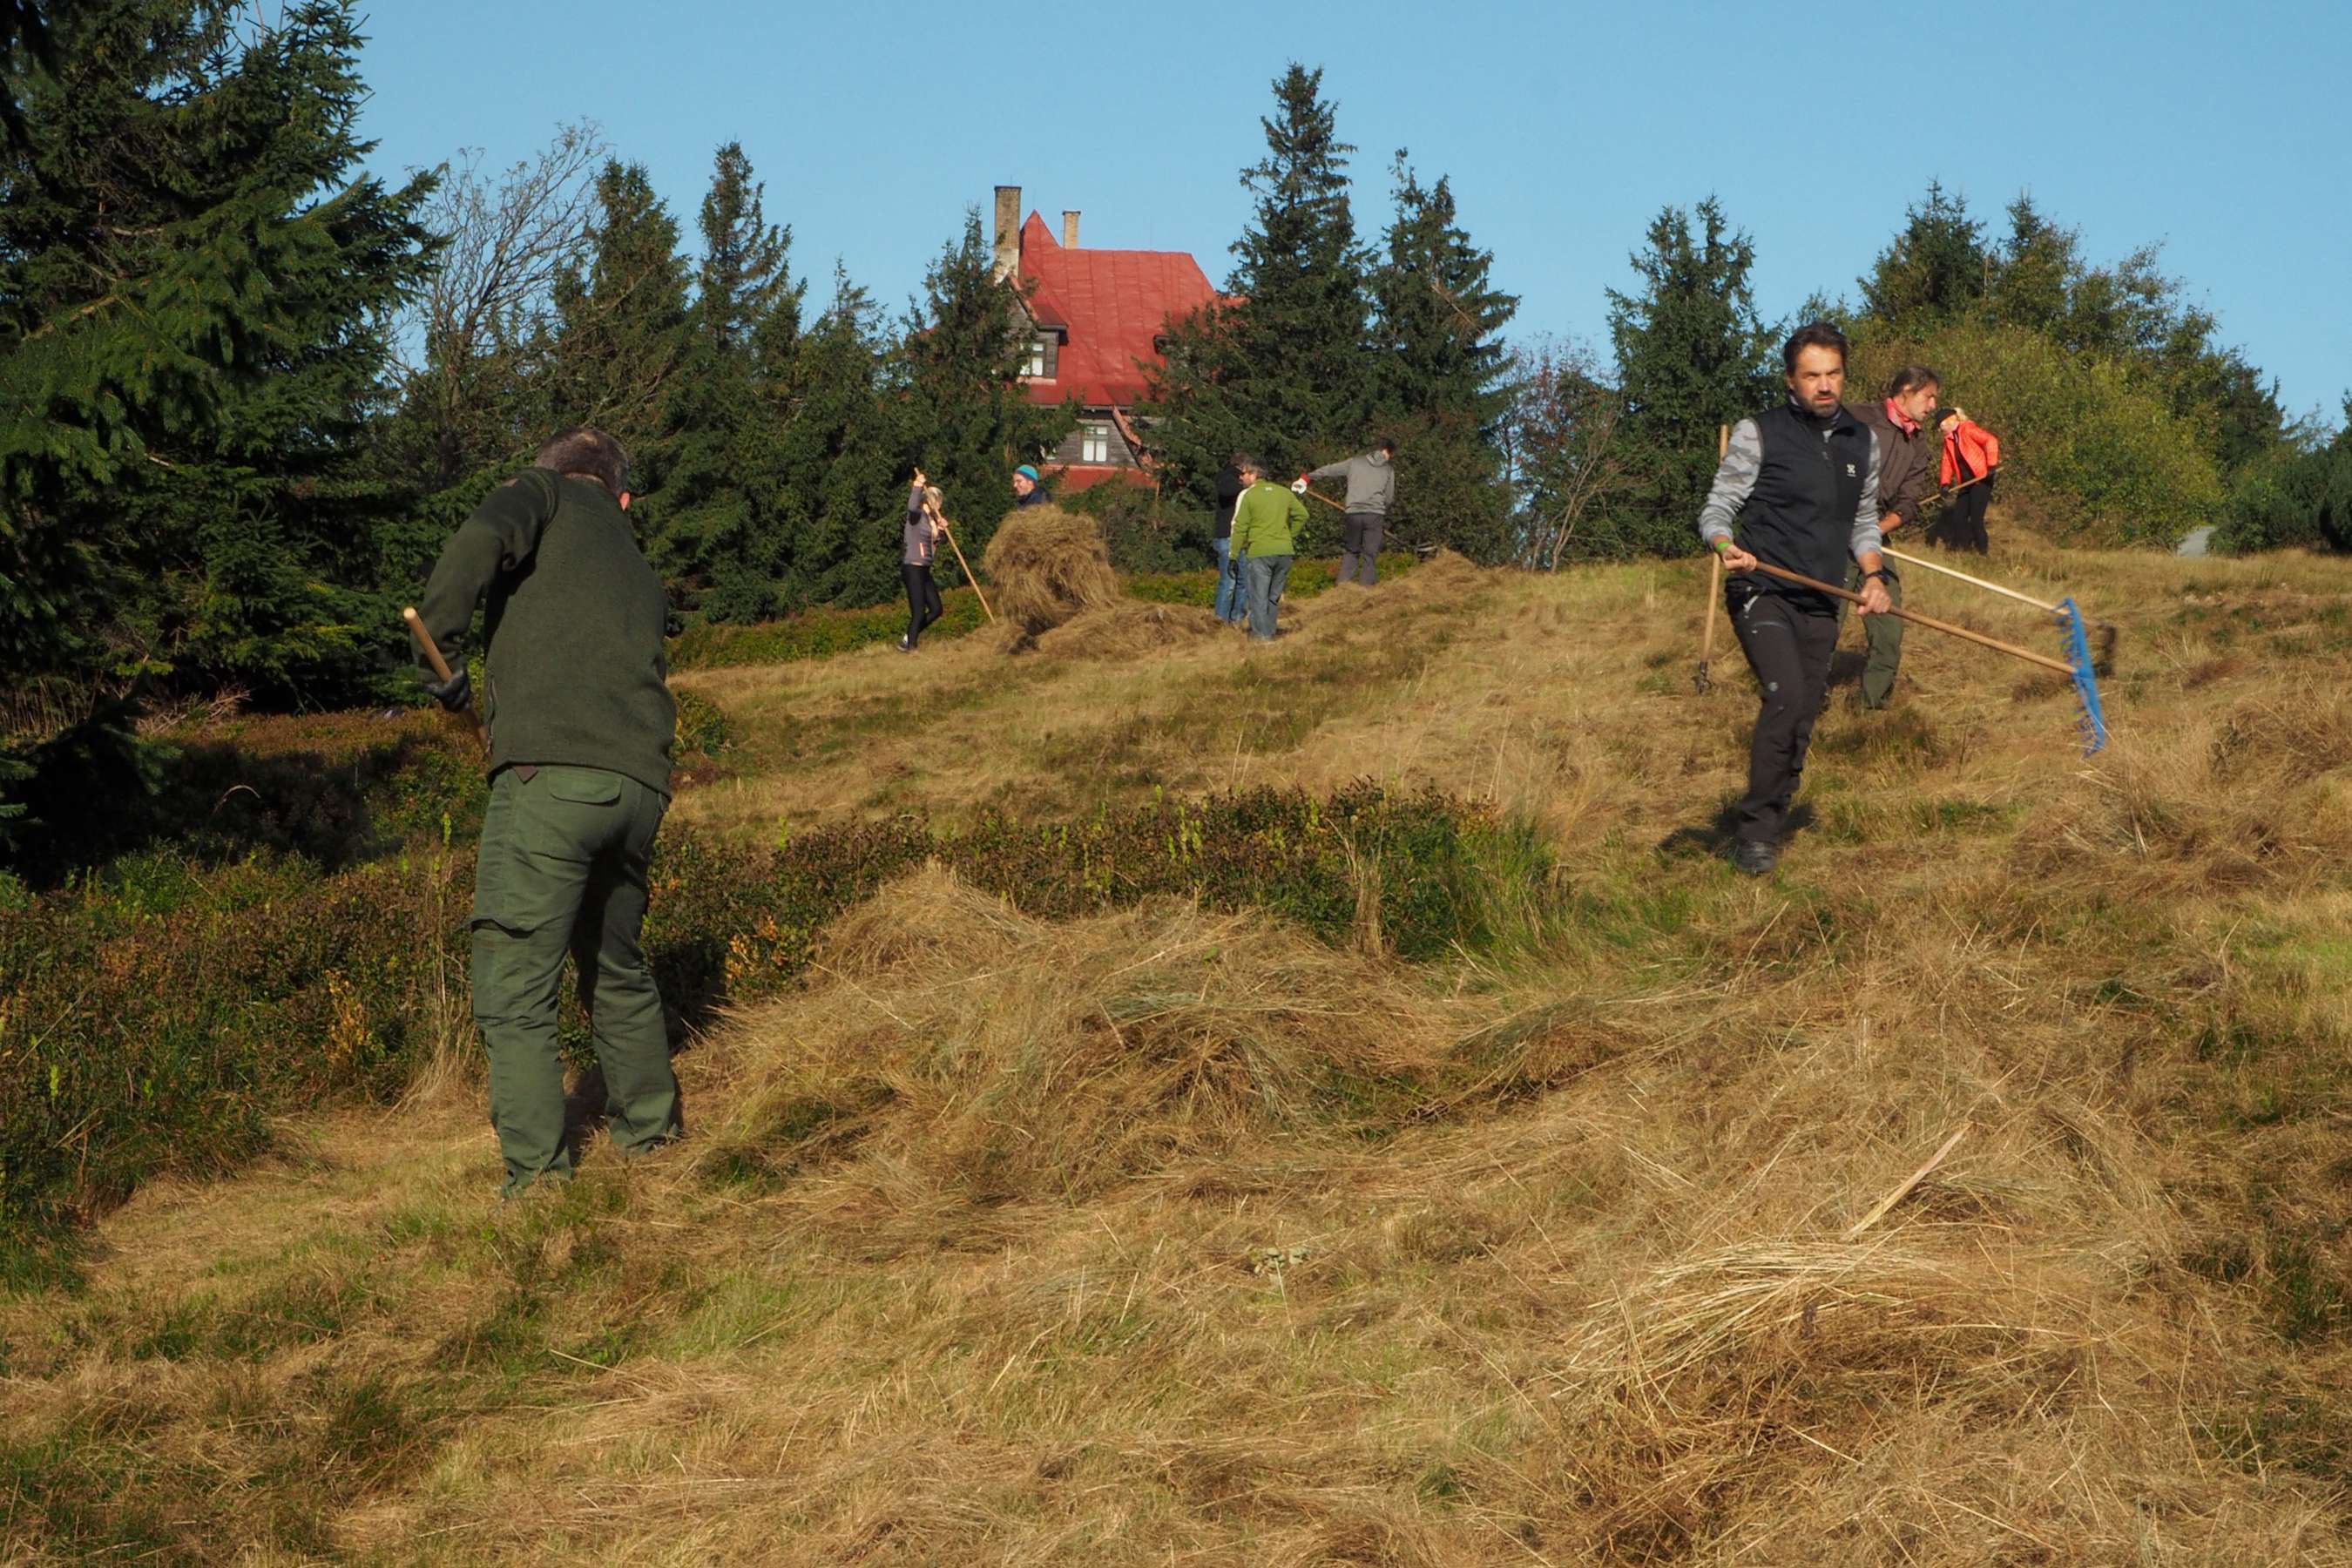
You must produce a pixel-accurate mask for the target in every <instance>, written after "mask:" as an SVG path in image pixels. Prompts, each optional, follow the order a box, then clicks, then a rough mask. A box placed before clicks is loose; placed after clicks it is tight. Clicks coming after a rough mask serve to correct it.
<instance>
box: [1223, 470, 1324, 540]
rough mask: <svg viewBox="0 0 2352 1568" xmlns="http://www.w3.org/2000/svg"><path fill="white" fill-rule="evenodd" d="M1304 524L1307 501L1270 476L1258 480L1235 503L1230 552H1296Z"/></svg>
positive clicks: (1305, 524) (1305, 523)
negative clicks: (1232, 541) (1232, 538)
mask: <svg viewBox="0 0 2352 1568" xmlns="http://www.w3.org/2000/svg"><path fill="white" fill-rule="evenodd" d="M1306 526H1307V503H1306V502H1305V501H1303V500H1299V499H1298V498H1297V496H1295V495H1292V494H1291V493H1290V492H1289V491H1288V490H1286V489H1283V487H1282V486H1280V485H1277V484H1276V483H1275V482H1274V481H1273V480H1271V479H1260V480H1258V482H1257V483H1255V484H1254V485H1252V486H1250V488H1249V489H1245V490H1244V491H1243V492H1242V499H1241V500H1238V501H1236V502H1235V503H1234V543H1233V552H1234V555H1236V556H1243V555H1296V554H1297V553H1298V531H1299V530H1300V529H1302V528H1305V527H1306Z"/></svg>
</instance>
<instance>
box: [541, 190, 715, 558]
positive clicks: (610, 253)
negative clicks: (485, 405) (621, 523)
mask: <svg viewBox="0 0 2352 1568" xmlns="http://www.w3.org/2000/svg"><path fill="white" fill-rule="evenodd" d="M596 203H597V216H596V219H595V222H594V225H593V230H592V232H591V235H590V237H589V243H588V254H587V258H586V260H585V261H584V263H583V265H582V266H581V267H580V268H579V269H578V270H576V271H574V272H573V273H572V274H571V275H570V276H569V277H566V278H562V279H558V280H557V283H556V286H555V289H554V302H555V323H556V324H555V339H554V342H553V343H552V344H551V345H550V352H549V355H548V374H547V375H546V377H545V378H544V379H545V386H544V389H543V392H542V398H543V402H542V405H541V408H540V409H539V410H538V415H537V417H536V418H535V419H533V420H531V421H530V424H531V425H532V426H535V427H539V428H542V429H545V430H548V431H553V430H554V429H556V428H558V427H561V426H571V425H593V426H597V427H598V428H600V429H604V430H606V431H609V432H611V433H612V434H613V435H614V437H618V438H619V440H620V442H621V444H622V446H623V447H626V448H627V450H628V453H629V458H630V473H631V479H632V482H633V484H634V486H635V489H637V492H638V494H639V495H640V496H641V497H644V498H645V500H643V501H642V502H641V503H639V504H641V505H642V506H643V508H644V510H643V512H642V513H641V515H640V516H639V517H638V518H637V519H636V521H637V522H638V523H639V525H640V527H642V528H645V529H646V531H648V532H654V531H658V527H659V523H660V515H659V514H660V512H661V510H662V503H661V500H660V490H661V485H662V480H663V478H664V475H665V472H666V470H667V465H668V460H669V458H670V455H671V447H672V439H671V438H672V437H673V436H674V434H675V432H676V428H677V426H676V424H675V415H674V411H673V409H672V407H671V402H672V399H673V398H674V397H675V395H677V388H678V382H679V379H680V371H681V368H682V367H683V365H684V363H685V361H686V355H687V348H688V313H687V297H686V274H687V268H686V261H685V259H684V258H682V257H680V256H679V255H678V232H677V219H676V218H674V217H672V216H670V214H669V209H668V207H667V205H664V204H663V202H662V199H661V197H660V196H658V195H656V194H655V192H654V188H653V182H652V181H651V179H649V178H648V177H647V175H646V170H645V165H643V164H642V163H626V164H625V163H620V162H619V161H618V160H614V161H612V162H609V163H606V164H605V165H604V173H603V174H601V175H599V176H598V177H597V181H596Z"/></svg>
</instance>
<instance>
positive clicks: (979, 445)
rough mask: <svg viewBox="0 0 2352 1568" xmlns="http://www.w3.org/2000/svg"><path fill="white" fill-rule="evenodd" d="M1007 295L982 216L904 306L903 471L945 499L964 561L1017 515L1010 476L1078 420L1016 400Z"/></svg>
mask: <svg viewBox="0 0 2352 1568" xmlns="http://www.w3.org/2000/svg"><path fill="white" fill-rule="evenodd" d="M1026 321H1027V319H1026V317H1025V316H1024V314H1023V311H1022V308H1021V300H1020V298H1019V296H1018V295H1017V294H1015V293H1014V291H1013V286H1012V285H1011V284H1010V283H1008V282H1004V281H1000V280H999V279H997V278H996V277H995V275H994V269H993V267H992V257H991V254H990V248H989V246H988V244H987V241H986V240H985V238H984V237H982V232H981V226H980V209H979V208H977V207H973V208H971V209H969V210H968V211H967V212H966V213H965V214H964V222H963V232H962V234H961V236H960V237H958V238H956V239H955V240H952V241H950V243H948V244H947V245H945V246H943V247H941V248H940V254H939V255H938V256H937V257H936V258H933V260H932V262H931V265H930V267H929V269H928V270H927V271H926V272H925V273H924V275H923V294H922V298H921V299H920V300H917V301H914V302H913V303H911V304H910V306H909V308H908V314H907V318H906V321H905V323H904V333H903V338H902V346H901V349H900V356H901V359H902V362H903V367H902V374H903V376H904V380H905V385H906V392H907V396H906V401H905V405H904V406H905V415H906V420H907V424H906V426H905V430H904V433H903V437H902V441H903V444H904V446H905V448H906V453H907V460H908V463H909V464H915V463H919V464H922V465H923V466H924V471H925V473H926V474H927V475H928V476H929V479H930V480H931V482H932V483H933V484H935V485H938V486H939V487H940V489H943V490H944V491H946V493H947V496H948V500H949V512H950V516H951V517H953V518H954V519H955V520H956V521H957V522H958V524H959V525H960V526H961V536H962V540H963V547H964V550H965V552H966V553H967V554H971V553H975V552H977V551H978V550H979V549H981V548H984V547H985V546H986V545H987V543H988V541H989V538H990V537H991V536H992V534H993V533H994V532H995V531H996V524H997V523H998V521H1000V520H1002V519H1003V516H1004V514H1005V513H1006V512H1007V511H1010V510H1012V507H1013V490H1012V488H1011V474H1012V471H1013V468H1014V467H1015V466H1016V465H1018V464H1021V463H1029V462H1035V461H1036V460H1038V459H1039V458H1043V457H1044V456H1045V454H1046V453H1047V452H1050V451H1051V450H1053V448H1054V447H1055V446H1056V445H1058V444H1059V443H1060V441H1061V439H1062V438H1063V437H1065V436H1066V435H1068V434H1069V433H1070V428H1071V426H1072V425H1073V424H1074V423H1075V421H1076V415H1075V411H1074V410H1072V409H1071V408H1070V407H1068V406H1067V405H1065V406H1063V407H1060V408H1041V407H1039V406H1038V405H1035V404H1033V403H1031V402H1029V401H1028V399H1027V398H1025V397H1024V396H1023V395H1022V390H1021V379H1020V378H1021V362H1022V358H1023V356H1024V353H1025V352H1026V345H1027V342H1028V332H1027V331H1025V330H1024V329H1025V327H1026Z"/></svg>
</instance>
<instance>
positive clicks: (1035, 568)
mask: <svg viewBox="0 0 2352 1568" xmlns="http://www.w3.org/2000/svg"><path fill="white" fill-rule="evenodd" d="M981 566H982V569H983V570H984V571H985V572H986V573H987V574H988V580H989V581H990V582H992V583H993V584H996V608H997V613H998V615H999V616H1001V617H1002V620H1003V648H1004V651H1005V652H1007V653H1018V652H1021V651H1022V650H1024V649H1025V648H1028V647H1033V646H1034V644H1035V643H1036V640H1037V638H1038V637H1039V636H1040V635H1041V634H1042V633H1045V632H1049V631H1051V630H1053V629H1054V628H1055V626H1063V625H1066V624H1067V623H1068V622H1070V621H1074V620H1076V618H1077V617H1078V616H1082V615H1085V614H1086V613H1087V612H1088V611H1089V610H1105V609H1108V608H1110V607H1111V606H1113V605H1117V604H1118V602H1119V597H1120V595H1119V585H1118V574H1117V573H1116V572H1113V571H1112V570H1111V564H1110V552H1109V551H1108V550H1107V549H1105V548H1104V546H1103V539H1102V531H1101V530H1100V529H1099V528H1097V527H1096V526H1095V523H1094V521H1093V520H1092V519H1091V518H1085V517H1080V516H1077V515H1076V514H1075V513H1073V512H1066V511H1064V510H1062V509H1061V508H1059V507H1053V506H1040V507H1029V508H1026V509H1024V510H1020V511H1016V512H1014V513H1013V515H1012V516H1010V517H1008V518H1006V519H1005V520H1004V521H1003V522H1002V523H1000V524H998V525H997V530H996V536H995V537H994V538H992V539H991V540H990V541H989V542H988V551H987V553H986V554H985V555H983V556H982V559H981Z"/></svg>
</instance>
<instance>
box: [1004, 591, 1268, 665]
mask: <svg viewBox="0 0 2352 1568" xmlns="http://www.w3.org/2000/svg"><path fill="white" fill-rule="evenodd" d="M1222 629H1223V622H1221V621H1219V620H1218V619H1217V617H1216V616H1214V615H1213V614H1212V613H1211V612H1210V611H1207V610H1204V609H1202V608H1200V607H1199V606H1198V605H1148V604H1141V603H1138V602H1136V601H1133V600H1129V601H1126V602H1124V603H1120V604H1117V605H1110V606H1108V608H1105V609H1100V610H1088V611H1087V613H1086V614H1084V615H1082V616H1079V617H1078V618H1077V619H1076V620H1074V621H1070V622H1068V623H1066V624H1065V625H1062V626H1055V628H1054V629H1053V630H1051V631H1049V632H1044V633H1041V634H1039V636H1038V637H1037V651H1038V652H1039V653H1045V654H1056V655H1059V656H1060V657H1062V658H1134V657H1136V656H1137V655H1139V654H1146V653H1151V652H1153V651H1155V650H1157V649H1160V648H1164V647H1175V646H1176V645H1177V644H1180V643H1188V642H1192V641H1193V640H1194V639H1195V638H1198V637H1213V636H1215V635H1216V634H1217V632H1219V631H1220V630H1222Z"/></svg>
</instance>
